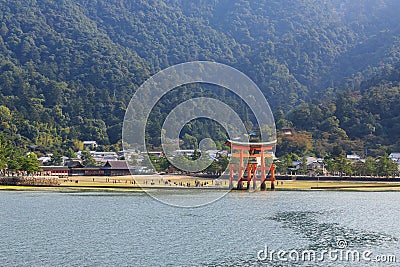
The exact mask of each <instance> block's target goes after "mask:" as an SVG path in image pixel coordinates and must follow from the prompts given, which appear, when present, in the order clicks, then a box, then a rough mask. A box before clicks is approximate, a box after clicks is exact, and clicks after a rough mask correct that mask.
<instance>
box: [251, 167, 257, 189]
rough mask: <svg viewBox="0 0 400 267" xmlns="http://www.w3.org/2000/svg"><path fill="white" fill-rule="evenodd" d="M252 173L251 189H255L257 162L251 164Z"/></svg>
mask: <svg viewBox="0 0 400 267" xmlns="http://www.w3.org/2000/svg"><path fill="white" fill-rule="evenodd" d="M252 175H253V190H256V189H257V164H254V165H253V169H252Z"/></svg>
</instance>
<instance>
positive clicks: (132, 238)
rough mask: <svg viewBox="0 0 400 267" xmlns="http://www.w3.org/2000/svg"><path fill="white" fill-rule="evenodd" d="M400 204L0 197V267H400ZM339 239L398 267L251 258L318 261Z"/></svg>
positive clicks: (241, 196) (233, 196) (381, 199)
mask: <svg viewBox="0 0 400 267" xmlns="http://www.w3.org/2000/svg"><path fill="white" fill-rule="evenodd" d="M168 194H173V192H172V193H171V192H169V193H168ZM179 197H182V198H185V197H187V198H191V196H190V194H186V195H185V194H182V192H180V193H179ZM399 203H400V194H399V193H390V192H384V193H365V192H317V191H316V192H256V193H238V192H234V193H230V194H228V195H227V196H225V197H224V198H222V199H221V200H219V201H216V202H215V203H212V204H210V205H207V206H204V207H200V208H176V207H171V206H168V205H165V204H162V203H160V202H157V201H156V200H154V199H152V198H150V197H149V196H147V195H146V194H144V193H56V192H0V207H1V208H0V234H1V237H0V265H1V266H398V265H399V264H400V263H399V262H400V241H399V240H400V226H399V225H400V224H399V221H400V209H399ZM338 240H342V241H343V242H346V243H345V245H347V247H346V248H347V249H353V250H358V251H360V252H363V251H365V250H371V251H373V254H372V256H376V255H378V256H379V255H382V256H385V255H395V256H397V261H398V263H371V262H362V261H359V262H346V261H343V260H342V261H339V260H332V259H329V258H328V259H327V260H328V261H327V260H325V261H324V262H318V261H315V262H310V261H299V262H294V261H292V262H283V261H275V262H272V263H271V262H270V261H269V260H268V259H267V260H266V261H263V262H261V261H259V260H258V259H257V254H258V251H260V250H265V247H266V246H267V248H268V250H269V252H270V250H279V249H281V250H284V251H290V250H296V251H299V253H301V252H302V251H304V250H309V251H310V250H312V251H317V252H318V251H323V250H329V251H330V250H335V249H337V248H338V247H337V246H338V245H339V244H337V242H338ZM342 244H343V243H342ZM260 255H262V254H260Z"/></svg>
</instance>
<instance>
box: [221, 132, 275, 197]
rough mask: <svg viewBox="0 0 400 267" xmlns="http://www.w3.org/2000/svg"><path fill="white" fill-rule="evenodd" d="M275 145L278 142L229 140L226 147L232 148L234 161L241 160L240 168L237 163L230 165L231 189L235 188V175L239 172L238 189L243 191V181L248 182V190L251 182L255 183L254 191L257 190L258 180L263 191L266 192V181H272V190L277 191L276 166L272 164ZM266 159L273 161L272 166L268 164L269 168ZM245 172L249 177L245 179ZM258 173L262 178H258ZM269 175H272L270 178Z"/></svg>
mask: <svg viewBox="0 0 400 267" xmlns="http://www.w3.org/2000/svg"><path fill="white" fill-rule="evenodd" d="M275 144H276V141H273V142H262V143H256V142H239V141H232V140H228V141H227V142H226V145H229V146H231V154H232V158H233V160H234V159H235V158H238V159H239V164H238V166H237V165H235V163H230V165H229V187H230V188H233V181H234V174H235V171H237V174H238V179H237V189H243V181H247V189H249V188H250V182H251V181H253V190H256V189H257V180H259V181H260V182H261V185H260V189H261V190H266V184H265V182H266V181H270V182H271V189H275V183H274V182H275V164H273V163H272V157H273V151H274V150H273V148H274V145H275ZM258 158H259V159H260V162H259V160H258ZM245 159H247V166H244V161H245ZM266 159H270V160H271V163H270V164H271V165H270V164H267V165H268V166H266V164H265V160H266ZM269 165H270V166H269ZM245 171H247V177H245ZM257 171H259V172H260V173H261V177H260V178H258V177H257ZM268 173H270V177H267V174H268Z"/></svg>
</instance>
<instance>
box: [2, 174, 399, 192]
mask: <svg viewBox="0 0 400 267" xmlns="http://www.w3.org/2000/svg"><path fill="white" fill-rule="evenodd" d="M160 177H161V176H146V175H144V176H140V177H139V176H135V177H132V176H124V177H117V176H114V177H104V176H96V177H85V176H80V177H68V179H67V178H59V179H60V185H0V192H1V191H54V192H78V191H80V192H82V191H88V192H89V191H90V192H96V191H99V192H101V191H102V192H135V193H140V192H146V191H149V190H165V191H173V190H190V191H193V190H211V191H214V190H221V191H222V190H223V191H233V192H246V191H247V190H237V189H235V188H234V189H231V190H229V188H228V187H227V185H226V184H227V183H228V181H227V180H214V181H212V180H211V179H204V178H195V177H189V176H162V178H160ZM196 180H197V181H198V182H199V183H202V184H203V186H199V187H196V186H195V181H196ZM106 181H108V182H106ZM110 181H112V182H110ZM133 181H135V183H133ZM150 181H152V183H151V184H150ZM166 181H168V183H165V182H166ZM217 181H218V185H215V183H216V182H217ZM182 184H184V185H185V186H182ZM186 185H189V186H186ZM256 191H257V192H263V191H260V190H259V185H258V189H257V190H256ZM270 191H271V189H270V184H269V183H267V190H266V192H270ZM273 191H360V192H389V191H390V192H391V191H393V192H400V182H398V181H393V182H392V181H390V182H387V181H379V182H375V181H374V182H372V181H368V182H366V181H317V180H277V181H276V182H275V190H273ZM249 192H254V191H253V190H250V191H249Z"/></svg>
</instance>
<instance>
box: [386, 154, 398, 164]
mask: <svg viewBox="0 0 400 267" xmlns="http://www.w3.org/2000/svg"><path fill="white" fill-rule="evenodd" d="M389 159H391V160H393V161H394V162H397V163H400V153H391V154H390V155H389Z"/></svg>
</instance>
